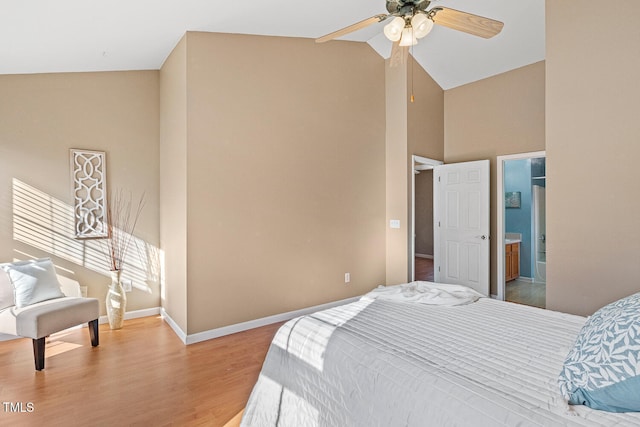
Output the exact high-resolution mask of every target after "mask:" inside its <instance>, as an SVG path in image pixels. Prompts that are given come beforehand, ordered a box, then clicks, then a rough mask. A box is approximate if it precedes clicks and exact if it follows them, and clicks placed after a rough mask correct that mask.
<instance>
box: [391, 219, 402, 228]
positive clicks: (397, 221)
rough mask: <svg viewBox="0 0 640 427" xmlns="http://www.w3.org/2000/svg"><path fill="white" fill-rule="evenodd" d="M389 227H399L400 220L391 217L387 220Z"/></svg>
mask: <svg viewBox="0 0 640 427" xmlns="http://www.w3.org/2000/svg"><path fill="white" fill-rule="evenodd" d="M389 227H391V228H400V220H399V219H392V220H390V221H389Z"/></svg>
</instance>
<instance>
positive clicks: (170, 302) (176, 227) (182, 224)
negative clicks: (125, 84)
mask: <svg viewBox="0 0 640 427" xmlns="http://www.w3.org/2000/svg"><path fill="white" fill-rule="evenodd" d="M160 170H161V171H162V173H161V174H160V244H161V247H162V248H163V253H164V262H163V266H164V271H163V287H162V290H163V292H162V307H163V308H164V310H165V312H166V313H167V314H168V315H169V316H170V317H171V318H172V319H173V320H174V321H175V322H176V323H177V324H178V326H179V327H180V328H181V329H182V330H183V331H186V330H187V40H186V36H185V37H183V38H182V39H181V40H180V42H179V43H178V45H177V46H176V47H175V48H174V50H173V51H172V52H171V55H169V57H168V58H167V60H166V61H165V63H164V64H163V66H162V69H161V70H160ZM167 285H169V286H167Z"/></svg>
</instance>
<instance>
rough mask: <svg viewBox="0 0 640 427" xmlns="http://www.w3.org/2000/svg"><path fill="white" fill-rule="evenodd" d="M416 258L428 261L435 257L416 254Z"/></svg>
mask: <svg viewBox="0 0 640 427" xmlns="http://www.w3.org/2000/svg"><path fill="white" fill-rule="evenodd" d="M415 255H416V258H427V259H433V255H425V254H415Z"/></svg>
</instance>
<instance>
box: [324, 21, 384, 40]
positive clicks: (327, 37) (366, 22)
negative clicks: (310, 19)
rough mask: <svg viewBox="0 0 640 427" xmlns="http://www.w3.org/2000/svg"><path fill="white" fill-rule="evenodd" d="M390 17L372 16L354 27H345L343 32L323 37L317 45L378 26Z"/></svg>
mask: <svg viewBox="0 0 640 427" xmlns="http://www.w3.org/2000/svg"><path fill="white" fill-rule="evenodd" d="M389 16H391V15H376V16H372V17H371V18H367V19H365V20H363V21H360V22H356V23H355V24H353V25H349V26H348V27H345V28H343V29H341V30H338V31H334V32H333V33H329V34H327V35H326V36H322V37H320V38H317V39H316V43H324V42H328V41H329V40H333V39H335V38H338V37H341V36H344V35H345V34H349V33H352V32H354V31H358V30H360V29H362V28H364V27H368V26H369V25H371V24H376V23H378V22H382V21H384V20H385V19H387V18H388V17H389Z"/></svg>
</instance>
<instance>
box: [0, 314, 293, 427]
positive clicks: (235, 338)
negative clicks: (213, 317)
mask: <svg viewBox="0 0 640 427" xmlns="http://www.w3.org/2000/svg"><path fill="white" fill-rule="evenodd" d="M281 324H282V323H278V324H274V325H269V326H264V327H262V328H257V329H253V330H250V331H246V332H241V333H238V334H233V335H229V336H226V337H221V338H217V339H214V340H209V341H204V342H201V343H197V344H192V345H189V346H185V345H184V344H183V343H182V342H181V341H180V340H179V339H178V337H177V336H176V335H175V333H174V332H173V331H172V330H171V328H170V327H169V326H168V325H167V324H166V323H165V322H164V321H163V320H162V319H161V318H160V317H159V316H152V317H145V318H141V319H132V320H127V321H125V325H124V328H123V329H121V330H117V331H112V330H110V329H109V326H108V325H100V346H98V347H95V348H92V347H91V343H90V341H89V334H88V331H87V328H81V329H74V330H71V331H66V332H62V333H59V334H55V335H52V336H51V337H50V339H49V342H48V343H47V348H46V359H45V369H44V370H43V371H41V372H36V371H35V369H34V362H33V350H32V343H31V340H30V339H18V340H12V341H4V342H0V400H1V401H2V402H12V403H16V402H20V403H22V404H23V407H24V409H25V411H26V410H27V404H28V403H31V404H32V405H33V412H22V413H20V412H18V413H9V412H6V410H5V408H4V405H3V406H0V426H47V427H49V426H65V427H69V426H89V427H91V426H154V427H155V426H225V427H231V426H234V425H238V424H239V421H240V417H241V413H242V410H243V409H244V406H245V404H246V402H247V399H248V398H249V394H250V393H251V389H252V388H253V385H254V384H255V382H256V380H257V378H258V373H259V371H260V368H261V367H262V362H263V361H264V357H265V354H266V352H267V349H268V347H269V343H270V342H271V339H272V338H273V335H274V334H275V332H276V330H277V328H278V327H279V326H280V325H281ZM14 406H15V405H14Z"/></svg>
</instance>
